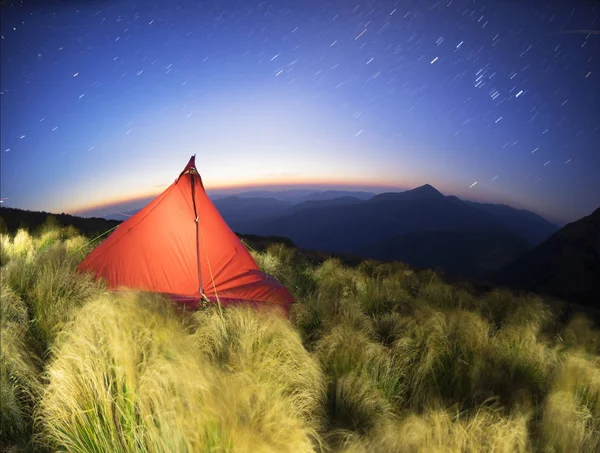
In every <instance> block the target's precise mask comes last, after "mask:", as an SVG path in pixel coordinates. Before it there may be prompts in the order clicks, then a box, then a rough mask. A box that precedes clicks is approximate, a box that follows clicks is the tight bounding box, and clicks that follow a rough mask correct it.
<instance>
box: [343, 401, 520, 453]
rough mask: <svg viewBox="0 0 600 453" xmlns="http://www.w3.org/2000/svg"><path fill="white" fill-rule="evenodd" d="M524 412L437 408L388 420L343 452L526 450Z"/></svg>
mask: <svg viewBox="0 0 600 453" xmlns="http://www.w3.org/2000/svg"><path fill="white" fill-rule="evenodd" d="M527 423H528V417H527V415H524V414H515V415H510V416H503V415H502V414H501V413H500V412H499V411H497V410H494V409H490V408H487V407H486V408H482V409H480V410H478V411H477V412H476V413H475V414H474V415H470V416H469V415H464V414H452V413H451V412H450V411H448V410H442V409H436V410H430V411H427V412H425V413H424V414H422V415H417V414H411V415H409V416H407V417H406V418H404V419H402V420H398V421H397V420H389V421H387V422H386V423H384V424H383V425H381V426H380V427H378V428H377V429H375V430H374V431H373V433H371V435H370V436H368V437H366V438H362V439H354V441H350V442H349V445H347V446H346V448H344V449H343V450H342V451H343V452H344V453H367V452H368V453H417V452H425V451H426V452H431V453H467V452H468V453H471V452H472V453H476V452H477V453H479V452H481V453H485V452H489V453H526V452H529V451H531V447H530V444H529V439H528V432H527Z"/></svg>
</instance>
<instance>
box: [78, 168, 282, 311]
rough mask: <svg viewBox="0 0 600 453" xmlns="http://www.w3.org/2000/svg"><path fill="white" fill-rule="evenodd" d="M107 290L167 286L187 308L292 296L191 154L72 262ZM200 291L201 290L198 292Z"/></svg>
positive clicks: (278, 301) (161, 288) (161, 289)
mask: <svg viewBox="0 0 600 453" xmlns="http://www.w3.org/2000/svg"><path fill="white" fill-rule="evenodd" d="M78 269H79V270H81V271H89V272H92V273H94V274H95V275H96V276H98V277H102V278H103V279H104V280H106V282H107V283H108V286H109V288H110V289H112V290H124V289H136V290H144V291H149V292H157V293H163V294H167V295H168V296H169V297H171V298H172V299H174V300H176V301H178V302H182V303H184V304H185V305H187V306H190V307H191V308H197V306H198V304H199V303H200V302H202V301H203V300H204V301H206V302H208V301H211V302H216V300H217V296H218V299H219V301H220V302H221V304H222V305H228V304H232V303H245V302H250V303H254V304H263V303H264V304H271V305H278V306H280V307H281V308H282V309H283V310H284V311H285V313H288V312H289V305H290V304H292V303H293V302H294V299H293V297H292V295H291V294H290V293H289V292H288V290H287V289H286V288H285V287H284V286H283V285H282V284H281V283H280V282H278V281H277V280H276V279H274V278H273V277H270V276H268V275H266V274H264V273H263V272H261V271H260V270H259V268H258V266H257V265H256V262H255V261H254V259H253V258H252V256H251V255H250V253H249V252H248V250H247V249H246V247H245V246H244V245H243V244H242V242H241V241H240V239H239V238H238V237H237V236H236V235H235V233H233V231H231V229H230V228H229V227H228V226H227V224H226V223H225V221H224V220H223V218H222V217H221V215H220V214H219V212H218V211H217V209H216V208H215V206H214V205H213V203H212V202H211V200H210V199H209V198H208V196H207V195H206V192H205V191H204V186H203V184H202V179H201V178H200V175H199V174H198V171H197V170H196V166H195V157H194V156H192V158H191V159H190V161H189V162H188V164H187V166H186V167H185V168H184V170H183V171H182V172H181V174H180V175H179V177H178V178H177V180H176V181H175V182H174V183H173V184H171V186H169V187H168V188H167V189H166V190H165V191H164V192H163V193H161V194H160V195H159V196H158V197H156V198H155V199H154V200H153V201H151V202H150V203H149V204H148V205H147V206H145V207H144V208H143V209H142V210H141V211H139V212H138V213H136V214H135V215H133V216H132V217H130V218H129V219H127V220H126V221H125V222H123V223H122V224H120V225H119V227H118V228H117V229H116V231H114V232H113V233H112V234H111V235H110V236H109V237H108V238H107V239H106V240H105V241H103V242H102V243H101V244H100V245H99V246H98V247H96V248H95V249H94V250H93V251H92V252H91V253H90V254H89V255H88V256H87V257H86V258H85V259H84V260H83V262H82V263H81V264H80V265H79V266H78ZM203 295H204V296H205V297H203Z"/></svg>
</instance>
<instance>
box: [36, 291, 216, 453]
mask: <svg viewBox="0 0 600 453" xmlns="http://www.w3.org/2000/svg"><path fill="white" fill-rule="evenodd" d="M53 350H54V354H53V357H54V358H53V359H52V360H51V362H50V363H49V365H48V368H47V379H48V382H49V383H48V386H47V388H46V390H45V393H44V395H43V397H42V399H41V401H40V404H39V406H38V412H37V420H38V423H39V424H40V425H41V428H42V436H41V437H40V438H39V441H40V442H45V443H48V444H50V445H51V446H52V448H56V449H66V450H68V451H72V452H87V451H113V452H129V451H202V449H201V446H202V445H203V444H204V439H205V437H210V436H211V433H207V432H206V431H207V430H208V428H209V427H210V423H209V422H208V420H207V415H206V414H205V411H204V410H203V407H204V396H205V393H206V391H207V387H208V385H209V383H208V382H207V378H206V374H207V373H206V370H205V367H203V366H202V364H201V363H200V362H199V361H198V360H197V354H196V349H195V348H194V346H193V342H191V341H188V338H187V335H186V333H185V330H184V329H183V327H182V326H181V325H180V324H179V323H178V322H177V320H176V319H175V317H174V316H173V314H172V313H171V311H170V310H169V306H168V305H167V304H166V303H165V302H164V301H163V302H162V303H161V301H160V300H159V299H158V298H156V297H150V296H142V295H136V294H124V295H121V296H120V297H118V298H115V297H109V296H104V297H100V298H98V299H97V300H95V301H93V302H91V303H89V304H87V305H86V306H85V307H83V308H82V309H81V310H80V311H79V313H78V314H77V316H76V317H75V319H74V320H73V322H71V323H70V325H69V326H68V328H66V329H65V330H64V331H63V332H62V334H61V335H60V338H59V339H58V341H57V343H56V344H55V346H54V347H53ZM212 434H214V435H215V436H217V437H218V433H212Z"/></svg>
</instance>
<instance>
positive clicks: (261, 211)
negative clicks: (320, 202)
mask: <svg viewBox="0 0 600 453" xmlns="http://www.w3.org/2000/svg"><path fill="white" fill-rule="evenodd" d="M213 204H214V205H215V207H216V208H217V209H218V211H219V213H220V214H221V216H223V219H225V221H226V222H227V224H228V225H229V227H230V228H231V229H232V230H233V231H236V232H238V233H252V232H254V230H256V229H257V228H258V227H259V226H260V225H261V224H263V223H264V222H266V221H269V220H271V219H274V218H276V217H277V216H279V215H282V214H284V213H285V212H286V210H287V209H288V208H289V207H290V206H291V203H289V202H286V201H281V200H277V199H275V198H242V197H226V198H219V199H217V200H214V201H213Z"/></svg>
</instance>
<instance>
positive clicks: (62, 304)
mask: <svg viewBox="0 0 600 453" xmlns="http://www.w3.org/2000/svg"><path fill="white" fill-rule="evenodd" d="M103 291H104V287H103V285H102V284H101V283H100V282H98V281H96V280H94V278H93V277H92V276H91V275H90V274H81V273H78V272H77V271H76V270H75V269H73V266H72V265H71V264H70V263H69V262H68V261H66V260H62V261H58V262H56V261H49V262H46V263H45V264H43V265H41V266H40V268H39V269H38V271H37V275H36V278H35V282H34V283H33V285H32V287H31V289H30V290H29V291H28V293H27V295H28V299H29V301H30V304H31V307H30V309H31V313H32V316H33V319H34V321H35V322H34V331H35V333H36V335H37V337H38V340H39V341H40V343H41V344H42V345H43V346H44V347H47V345H50V344H52V342H53V341H54V338H55V337H56V335H57V334H58V332H59V331H60V330H61V328H62V327H63V326H64V324H65V323H66V322H68V321H69V319H70V317H71V315H72V314H73V312H74V310H75V309H77V308H79V307H81V306H83V305H84V304H85V303H86V302H87V301H89V300H91V299H92V298H95V297H97V296H98V295H99V294H101V293H102V292H103Z"/></svg>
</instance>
